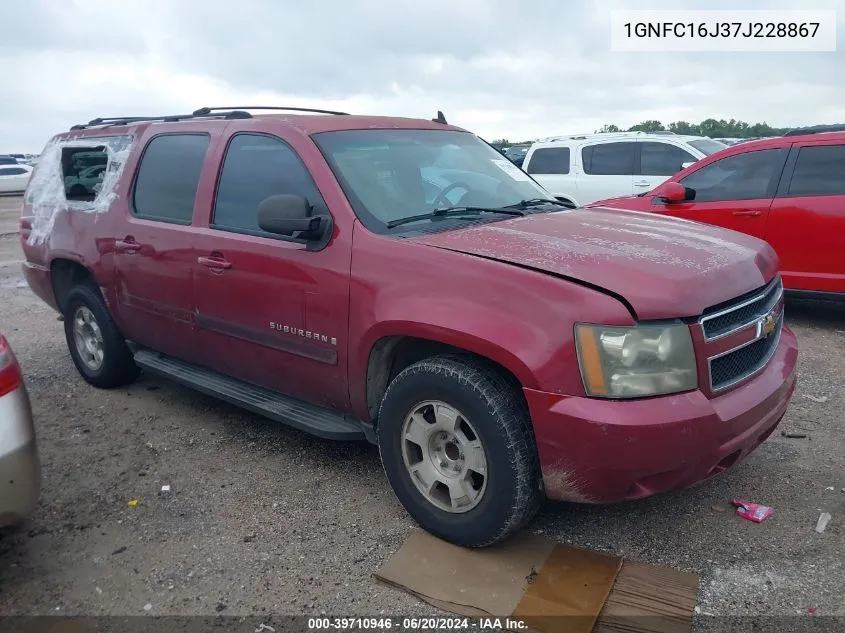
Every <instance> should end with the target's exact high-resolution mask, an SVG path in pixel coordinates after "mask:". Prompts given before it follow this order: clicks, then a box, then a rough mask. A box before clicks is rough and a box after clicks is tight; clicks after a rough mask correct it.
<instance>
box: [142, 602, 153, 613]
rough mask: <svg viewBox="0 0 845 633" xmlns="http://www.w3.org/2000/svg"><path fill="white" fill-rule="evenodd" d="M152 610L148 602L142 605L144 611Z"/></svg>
mask: <svg viewBox="0 0 845 633" xmlns="http://www.w3.org/2000/svg"><path fill="white" fill-rule="evenodd" d="M152 608H153V605H151V604H150V603H149V602H148V603H147V604H145V605H144V611H150V610H152Z"/></svg>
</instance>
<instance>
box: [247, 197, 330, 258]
mask: <svg viewBox="0 0 845 633" xmlns="http://www.w3.org/2000/svg"><path fill="white" fill-rule="evenodd" d="M312 211H313V207H312V206H311V204H310V203H309V202H308V200H306V199H305V198H303V197H302V196H297V195H294V194H283V195H277V196H270V197H269V198H265V199H264V200H262V201H261V204H259V205H258V226H259V227H260V228H261V230H263V231H267V232H268V233H275V234H276V235H286V236H290V237H293V236H294V233H297V234H298V235H296V237H297V238H298V239H302V240H305V241H306V242H307V243H308V246H309V248H310V249H311V250H319V249H321V248H323V247H324V246H325V245H326V244H327V243H328V241H329V239H328V238H330V237H331V228H332V220H331V216H330V215H311V212H312Z"/></svg>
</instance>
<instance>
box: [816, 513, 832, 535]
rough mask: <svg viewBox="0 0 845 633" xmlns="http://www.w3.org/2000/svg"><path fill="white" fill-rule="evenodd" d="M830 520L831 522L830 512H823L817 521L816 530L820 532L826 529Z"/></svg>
mask: <svg viewBox="0 0 845 633" xmlns="http://www.w3.org/2000/svg"><path fill="white" fill-rule="evenodd" d="M829 522H830V512H822V513H821V514H820V515H819V520H818V522H817V523H816V532H818V533H819V534H821V533H822V532H824V530H825V528H826V527H827V524H828V523H829Z"/></svg>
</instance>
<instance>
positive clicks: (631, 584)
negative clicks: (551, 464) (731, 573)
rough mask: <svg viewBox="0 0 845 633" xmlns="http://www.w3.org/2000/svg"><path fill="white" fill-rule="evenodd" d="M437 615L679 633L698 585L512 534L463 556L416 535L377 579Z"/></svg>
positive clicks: (686, 577)
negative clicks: (437, 610) (431, 608)
mask: <svg viewBox="0 0 845 633" xmlns="http://www.w3.org/2000/svg"><path fill="white" fill-rule="evenodd" d="M376 577H377V578H378V579H379V580H381V581H383V582H385V583H387V584H390V585H392V586H395V587H398V588H400V589H404V590H405V591H408V592H409V593H411V594H414V595H415V596H417V597H419V598H421V599H423V600H425V601H426V602H428V603H429V604H432V605H434V606H436V607H438V608H440V609H443V610H444V611H449V612H452V613H457V614H460V615H467V616H474V617H488V616H491V617H500V618H505V617H511V618H513V619H518V620H521V621H522V622H524V623H525V624H527V625H528V626H530V627H531V628H532V629H534V630H537V631H541V632H543V633H557V632H561V633H590V632H591V631H593V632H595V633H599V632H600V633H616V632H620V633H621V632H622V631H625V632H631V633H652V632H654V633H684V632H686V631H689V629H690V626H691V623H692V613H693V609H694V607H695V600H696V595H697V589H698V578H697V577H696V576H692V575H690V574H683V573H681V572H677V571H675V570H672V569H665V568H657V567H652V566H649V565H641V564H637V563H626V564H624V565H623V561H622V559H621V558H618V557H614V556H608V555H605V554H599V553H596V552H590V551H587V550H583V549H578V548H574V547H570V546H567V545H562V544H559V543H555V542H554V541H551V540H549V539H546V538H543V537H541V536H537V535H532V534H528V533H522V534H519V535H517V536H515V537H513V538H511V539H510V540H508V541H506V542H505V543H502V544H500V545H497V546H495V547H492V548H487V549H481V550H470V549H465V548H463V547H458V546H457V545H453V544H451V543H446V542H445V541H441V540H440V539H437V538H435V537H433V536H431V535H430V534H428V533H427V532H424V531H421V530H419V531H416V532H414V533H413V534H412V535H411V537H410V538H409V539H408V540H407V541H406V542H405V544H404V545H403V546H402V547H401V548H400V550H399V551H398V552H397V553H396V554H394V556H393V557H392V558H391V559H390V560H389V561H388V562H387V563H386V564H385V566H384V567H383V568H382V569H381V570H379V571H378V572H377V573H376Z"/></svg>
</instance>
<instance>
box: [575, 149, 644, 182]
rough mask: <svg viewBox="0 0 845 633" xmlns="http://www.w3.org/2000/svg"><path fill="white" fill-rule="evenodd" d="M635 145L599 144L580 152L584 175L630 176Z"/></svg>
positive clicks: (632, 168)
mask: <svg viewBox="0 0 845 633" xmlns="http://www.w3.org/2000/svg"><path fill="white" fill-rule="evenodd" d="M636 149H637V143H636V142H635V141H634V142H627V143H600V144H598V145H588V146H587V147H585V148H584V149H583V150H581V159H582V161H583V165H584V173H585V174H590V175H592V176H630V175H632V174H633V173H634V155H635V153H636Z"/></svg>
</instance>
